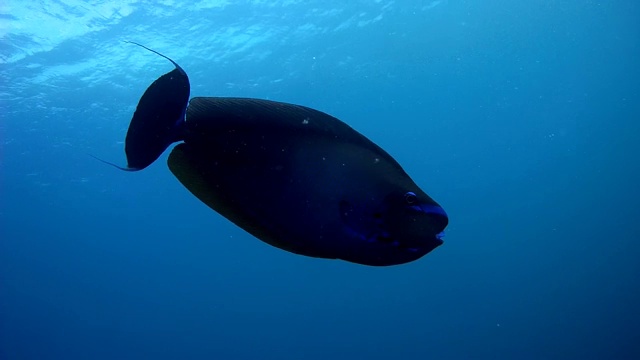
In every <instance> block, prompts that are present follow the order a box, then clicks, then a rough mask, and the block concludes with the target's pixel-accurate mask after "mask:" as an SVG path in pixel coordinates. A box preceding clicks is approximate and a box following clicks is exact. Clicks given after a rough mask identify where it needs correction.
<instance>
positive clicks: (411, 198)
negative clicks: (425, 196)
mask: <svg viewBox="0 0 640 360" xmlns="http://www.w3.org/2000/svg"><path fill="white" fill-rule="evenodd" d="M404 201H405V202H406V203H407V204H408V205H413V204H415V203H417V202H418V196H417V195H416V194H415V193H414V192H411V191H409V192H407V193H406V194H404Z"/></svg>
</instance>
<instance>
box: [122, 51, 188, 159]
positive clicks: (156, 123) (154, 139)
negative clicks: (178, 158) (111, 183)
mask: <svg viewBox="0 0 640 360" xmlns="http://www.w3.org/2000/svg"><path fill="white" fill-rule="evenodd" d="M133 44H135V45H138V46H141V47H144V46H142V45H140V44H137V43H133ZM144 48H145V49H147V50H149V51H152V52H154V53H156V54H158V55H160V56H162V57H164V58H166V59H169V61H171V62H172V63H173V64H174V66H175V69H173V70H172V71H170V72H168V73H166V74H164V75H162V76H161V77H159V78H158V79H157V80H156V81H154V82H153V83H152V84H151V85H150V86H149V87H148V88H147V90H146V91H145V92H144V94H143V95H142V97H141V98H140V101H139V102H138V106H137V108H136V111H135V112H134V114H133V118H132V119H131V123H130V124H129V130H128V131H127V137H126V139H125V153H126V155H127V167H126V169H127V170H133V171H135V170H142V169H144V168H146V167H147V166H149V165H151V164H152V163H153V162H154V161H155V160H156V159H158V158H159V157H160V155H161V154H162V153H163V152H164V151H165V150H166V149H167V147H169V145H171V144H172V143H174V142H177V141H181V140H183V139H184V130H185V124H186V123H185V114H186V110H187V105H188V103H189V92H190V84H189V77H188V76H187V74H186V73H185V72H184V70H183V69H182V68H181V67H180V66H179V65H178V64H177V63H175V62H174V61H173V60H171V59H170V58H168V57H166V56H164V55H162V54H160V53H158V52H156V51H154V50H151V49H148V48H146V47H144Z"/></svg>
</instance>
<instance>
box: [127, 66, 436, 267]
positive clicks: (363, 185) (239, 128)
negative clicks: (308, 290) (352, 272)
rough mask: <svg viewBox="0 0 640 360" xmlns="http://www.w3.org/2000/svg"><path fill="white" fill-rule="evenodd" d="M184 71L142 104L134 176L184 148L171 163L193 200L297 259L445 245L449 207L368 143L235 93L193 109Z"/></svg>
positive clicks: (133, 140)
mask: <svg viewBox="0 0 640 360" xmlns="http://www.w3.org/2000/svg"><path fill="white" fill-rule="evenodd" d="M174 64H175V63H174ZM175 65H176V69H175V70H173V71H172V72H171V73H169V74H165V75H163V77H166V78H165V79H164V81H161V80H162V79H163V78H162V77H161V78H160V79H158V80H157V81H156V82H154V83H153V84H152V85H151V86H150V87H149V89H147V91H146V92H145V94H144V95H143V97H142V98H141V100H140V103H139V104H138V108H137V110H136V113H135V114H134V117H133V119H132V122H131V124H130V127H129V131H128V133H127V139H126V142H125V148H126V154H127V160H128V167H127V168H125V169H127V170H140V169H142V168H144V167H146V166H148V165H150V164H151V163H152V162H153V161H155V159H157V158H158V157H159V156H160V154H161V153H162V152H163V151H164V149H166V147H168V146H169V145H170V144H171V143H173V142H180V143H179V144H177V145H176V146H175V147H174V148H173V150H172V151H171V154H170V156H169V160H168V164H169V168H170V169H171V171H172V173H173V174H174V175H175V176H176V177H177V178H178V180H179V181H180V182H181V183H182V184H183V185H184V186H185V187H186V188H187V189H188V190H189V191H190V192H191V193H193V195H195V196H196V197H198V198H199V199H200V200H201V201H202V202H204V203H205V204H207V205H208V206H209V207H211V208H212V209H213V210H215V211H217V212H218V213H220V214H221V215H223V216H224V217H226V218H227V219H229V220H230V221H232V222H234V223H235V224H236V225H238V226H239V227H241V228H242V229H244V230H246V231H247V232H249V233H251V234H252V235H254V236H255V237H257V238H258V239H260V240H262V241H264V242H266V243H269V244H271V245H273V246H276V247H278V248H281V249H284V250H287V251H290V252H293V253H296V254H301V255H306V256H311V257H319V258H328V259H342V260H346V261H350V262H354V263H359V264H365V265H374V266H384V265H396V264H402V263H406V262H410V261H413V260H416V259H418V258H420V257H422V256H424V255H425V254H427V253H428V252H430V251H431V250H433V249H434V248H436V247H437V246H439V245H441V244H442V240H441V236H442V233H443V230H444V228H445V227H446V226H447V223H448V218H447V215H446V214H445V212H444V210H442V208H441V207H440V206H439V205H438V204H437V203H436V202H435V201H434V200H433V199H431V198H430V197H429V196H428V195H427V194H426V193H424V192H423V191H422V190H421V189H420V188H419V187H418V186H417V185H416V184H415V183H414V182H413V180H412V179H411V178H410V177H409V176H408V175H407V174H406V173H405V171H404V170H403V169H402V168H401V166H400V165H399V164H398V163H397V162H396V161H395V160H394V159H393V158H392V157H391V156H390V155H389V154H387V153H386V152H385V151H384V150H382V149H381V148H380V147H378V146H377V145H376V144H374V143H373V142H371V141H370V140H368V139H367V138H366V137H364V136H363V135H361V134H360V133H358V132H357V131H355V130H353V129H352V128H351V127H349V126H348V125H346V124H345V123H343V122H342V121H340V120H338V119H336V118H334V117H332V116H330V115H328V114H325V113H323V112H320V111H318V110H314V109H311V108H308V107H304V106H299V105H293V104H287V103H281V102H275V101H268V100H261V99H249V98H224V97H196V98H193V99H191V100H190V101H189V102H188V103H187V99H188V96H189V82H188V78H187V75H186V73H184V71H183V70H182V69H181V68H180V67H179V66H178V65H177V64H175ZM170 74H171V75H170ZM168 75H170V76H168ZM167 98H169V99H170V100H169V101H168V100H167Z"/></svg>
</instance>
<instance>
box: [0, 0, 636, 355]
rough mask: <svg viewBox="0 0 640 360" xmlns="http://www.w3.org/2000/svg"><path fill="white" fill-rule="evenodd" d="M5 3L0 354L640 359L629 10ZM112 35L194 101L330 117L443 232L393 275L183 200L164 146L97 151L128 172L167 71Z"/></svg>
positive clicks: (508, 5)
mask: <svg viewBox="0 0 640 360" xmlns="http://www.w3.org/2000/svg"><path fill="white" fill-rule="evenodd" d="M160 3H162V5H160ZM407 3H410V4H411V5H407ZM186 4H190V5H186ZM345 4H348V5H345ZM0 12H1V13H2V14H1V15H0V31H1V33H0V34H1V44H0V85H1V88H0V117H1V122H0V143H1V144H2V145H1V146H2V147H1V150H0V151H1V152H0V174H1V178H0V191H1V192H0V206H1V207H0V221H1V225H0V236H1V239H0V358H1V359H7V360H8V359H322V360H326V359H638V358H640V306H639V305H638V304H639V303H640V230H639V226H638V224H639V221H640V206H638V204H639V203H640V187H639V186H638V184H640V161H638V157H639V154H640V140H639V139H640V66H639V64H640V3H638V2H637V1H632V0H612V1H591V0H566V1H551V0H523V1H512V0H487V1H464V0H448V1H447V0H440V1H431V0H426V1H411V2H409V1H387V0H377V1H364V0H358V1H355V0H354V1H336V0H323V1H319V0H308V1H299V0H273V1H260V0H254V1H224V0H220V1H189V2H188V1H184V2H181V1H158V2H155V1H139V0H127V1H119V0H118V1H116V0H111V1H109V0H105V1H80V0H64V1H21V0H9V1H8V2H5V3H4V5H1V6H0ZM123 40H131V41H137V42H140V43H142V44H144V45H146V46H149V47H151V48H153V49H155V50H158V51H160V52H163V53H164V54H166V55H168V56H170V57H172V58H173V59H175V60H176V61H177V62H178V63H180V64H181V66H182V67H183V68H184V69H185V70H186V71H187V73H188V74H189V76H190V79H191V83H192V95H193V96H242V97H259V98H266V99H272V100H279V101H286V102H293V103H298V104H303V105H307V106H311V107H314V108H317V109H319V110H322V111H325V112H328V113H330V114H332V115H334V116H337V117H339V118H340V119H342V120H344V121H345V122H347V123H348V124H350V125H351V126H352V127H354V128H356V129H358V130H359V131H360V132H362V133H363V134H365V135H366V136H368V137H369V138H371V139H372V140H374V141H375V142H376V143H378V144H379V145H381V146H382V147H383V148H385V149H386V150H387V151H388V152H389V153H390V154H391V155H393V156H394V157H395V158H396V159H398V161H399V162H400V163H401V164H402V165H403V166H404V168H405V169H406V170H407V172H408V173H409V174H411V175H412V177H413V178H414V179H415V180H416V182H417V183H418V184H419V185H420V186H421V187H422V188H423V189H425V190H426V191H427V193H429V194H430V195H431V196H432V197H433V198H434V199H436V200H437V201H438V202H439V203H441V204H442V205H443V207H444V208H445V209H446V210H447V212H448V214H449V216H450V225H449V227H448V229H447V236H446V237H445V243H444V245H443V246H441V247H440V248H438V249H436V250H434V251H433V252H432V253H430V254H428V255H427V256H425V257H424V258H422V259H420V260H418V261H416V262H413V263H409V264H406V265H401V266H395V267H387V268H372V267H366V266H360V265H355V264H351V263H347V262H342V261H332V260H321V259H313V258H307V257H302V256H297V255H293V254H290V253H287V252H284V251H281V250H278V249H276V248H273V247H270V246H268V245H266V244H264V243H263V242H261V241H259V240H257V239H255V238H253V237H251V236H250V235H248V234H247V233H245V232H243V231H242V230H240V229H239V228H237V227H236V226H234V225H233V224H231V223H230V222H229V221H227V220H225V219H224V218H222V217H221V216H220V215H218V214H216V213H215V212H213V211H211V210H210V209H209V208H208V207H206V206H205V205H203V204H202V203H200V202H199V201H198V200H197V199H196V198H195V197H193V196H192V195H191V194H190V193H188V191H187V190H186V189H184V188H183V187H182V186H181V185H180V184H179V182H178V181H177V180H176V179H174V178H173V176H172V175H171V173H170V172H169V170H168V169H167V167H166V164H165V161H166V154H165V155H164V156H163V157H162V158H161V159H160V161H158V162H156V163H155V164H153V165H152V166H151V167H149V168H148V169H145V170H144V171H142V172H138V173H126V172H121V171H118V170H116V169H114V168H112V167H109V166H106V165H104V164H102V163H100V162H98V161H95V160H94V159H93V158H91V157H90V156H88V155H87V154H94V155H97V156H100V157H103V158H105V159H107V160H109V161H114V162H118V163H121V164H124V163H125V159H124V153H123V140H124V136H125V133H126V129H127V126H128V123H129V120H130V119H131V115H132V113H133V110H134V109H135V106H136V104H137V101H138V99H139V97H140V96H141V94H142V93H143V92H144V90H145V89H146V87H147V86H148V85H149V84H150V83H151V82H152V81H153V80H154V79H156V78H157V77H159V76H160V75H162V74H163V73H165V72H168V71H170V70H171V69H172V66H171V64H170V63H169V62H167V61H166V60H165V59H162V58H160V57H158V56H156V55H154V54H151V53H149V52H147V51H145V50H143V49H141V48H139V47H137V46H134V45H131V44H127V43H125V42H123ZM327 186H331V184H327Z"/></svg>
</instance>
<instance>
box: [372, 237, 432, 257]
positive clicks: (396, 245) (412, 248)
mask: <svg viewBox="0 0 640 360" xmlns="http://www.w3.org/2000/svg"><path fill="white" fill-rule="evenodd" d="M443 237H444V231H442V232H440V233H438V234H436V235H435V236H433V237H432V238H430V239H424V240H423V241H421V244H419V245H416V244H411V245H408V244H406V243H405V242H402V241H399V240H395V239H393V238H391V237H389V236H388V234H386V233H383V234H378V235H374V236H371V237H369V238H367V239H366V242H367V243H369V244H377V245H381V246H384V247H387V248H391V249H394V250H396V251H400V252H410V253H416V254H418V253H421V254H423V255H424V254H427V253H429V252H431V251H432V250H433V249H435V248H437V247H438V246H440V245H442V244H443V243H444V240H442V238H443Z"/></svg>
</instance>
